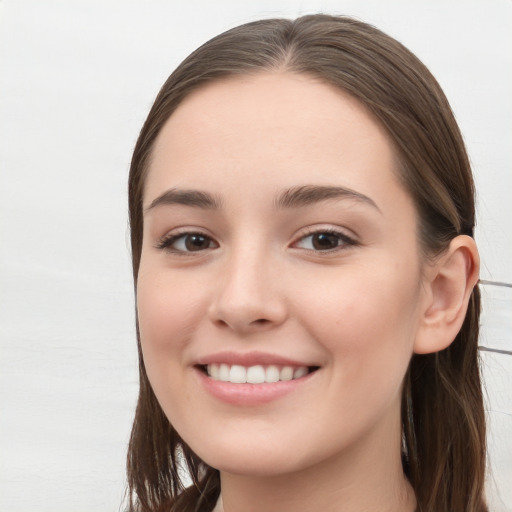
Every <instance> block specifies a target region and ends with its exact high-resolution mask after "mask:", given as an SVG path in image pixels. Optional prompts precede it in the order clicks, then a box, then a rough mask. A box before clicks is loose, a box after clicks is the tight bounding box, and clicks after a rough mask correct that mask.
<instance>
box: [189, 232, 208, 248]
mask: <svg viewBox="0 0 512 512" xmlns="http://www.w3.org/2000/svg"><path fill="white" fill-rule="evenodd" d="M208 245H209V242H208V238H207V237H206V236H203V235H189V236H187V238H186V239H185V247H186V248H187V250H188V251H200V250H201V249H208Z"/></svg>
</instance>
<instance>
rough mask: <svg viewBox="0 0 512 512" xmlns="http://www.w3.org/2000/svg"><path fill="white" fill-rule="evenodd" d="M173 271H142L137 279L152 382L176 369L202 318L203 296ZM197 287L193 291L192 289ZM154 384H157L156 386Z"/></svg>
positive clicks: (143, 340) (141, 329) (142, 334)
mask: <svg viewBox="0 0 512 512" xmlns="http://www.w3.org/2000/svg"><path fill="white" fill-rule="evenodd" d="M183 281H184V279H180V276H179V275H176V274H175V273H174V274H173V275H172V276H171V275H166V273H165V272H161V271H160V272H151V271H148V272H145V271H144V269H143V268H141V272H140V273H139V279H138V282H137V311H138V320H139V333H140V339H141V345H142V351H143V355H144V363H145V366H146V371H147V373H148V376H149V377H150V380H151V382H152V384H153V383H154V382H155V384H156V380H157V379H158V378H159V377H161V378H164V377H165V375H166V373H168V371H169V369H170V368H171V367H173V366H175V367H176V369H178V368H179V366H180V364H181V363H182V358H183V355H184V353H185V352H184V348H185V347H186V346H187V345H188V344H189V343H190V340H191V337H192V335H193V332H194V330H195V329H196V326H197V325H198V323H199V322H200V320H201V318H202V317H204V313H205V309H204V307H203V305H204V303H205V298H204V296H203V295H202V294H201V293H200V292H199V291H198V290H200V289H201V288H200V287H199V286H198V287H195V286H194V283H191V282H190V279H187V280H186V282H183ZM195 290H196V291H195ZM154 387H157V386H156V385H155V386H154Z"/></svg>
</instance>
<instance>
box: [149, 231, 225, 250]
mask: <svg viewBox="0 0 512 512" xmlns="http://www.w3.org/2000/svg"><path fill="white" fill-rule="evenodd" d="M216 247H218V245H217V243H216V242H214V240H213V239H212V238H210V237H209V236H207V235H203V234H202V233H180V234H178V235H173V236H170V237H168V238H165V239H164V240H162V241H161V242H160V243H158V245H157V248H159V249H166V250H167V251H170V252H175V253H190V252H200V251H206V250H207V249H214V248H216Z"/></svg>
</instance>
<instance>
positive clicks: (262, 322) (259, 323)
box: [253, 318, 270, 325]
mask: <svg viewBox="0 0 512 512" xmlns="http://www.w3.org/2000/svg"><path fill="white" fill-rule="evenodd" d="M269 321H270V320H267V319H266V318H258V320H254V322H253V323H254V324H258V325H264V324H268V323H269Z"/></svg>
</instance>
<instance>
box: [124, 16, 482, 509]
mask: <svg viewBox="0 0 512 512" xmlns="http://www.w3.org/2000/svg"><path fill="white" fill-rule="evenodd" d="M275 69H280V70H287V71H290V72H295V73H305V74H308V75H311V76H315V77H317V78H320V79H321V80H322V81H324V82H325V83H329V84H331V85H334V86H336V87H338V88H340V89H342V90H344V91H346V92H348V93H350V94H351V95H352V96H353V97H355V98H357V99H358V100H359V101H360V102H362V103H363V104H364V105H366V107H367V108H368V109H370V111H371V112H372V113H373V115H374V116H375V118H376V119H377V120H378V121H379V122H380V123H381V124H382V125H383V126H384V127H385V129H386V130H387V132H388V134H389V136H390V138H391V140H392V141H393V143H394V145H395V148H396V151H397V154H398V155H399V162H400V168H399V169H398V174H399V176H400V179H401V180H402V183H403V185H404V187H405V188H406V189H407V190H408V192H409V193H410V194H411V196H412V198H413V199H414V202H415V205H416V208H417V211H418V217H419V226H418V227H419V240H420V243H421V247H422V249H423V251H424V253H425V255H426V256H433V255H436V254H439V253H440V252H442V251H443V250H444V249H445V248H446V247H447V245H448V244H449V242H450V240H451V239H453V238H454V237H455V236H457V235H460V234H467V235H470V236H472V234H473V228H474V223H475V207H474V183H473V179H472V175H471V168H470V164H469V161H468V157H467V154H466V151H465V148H464V143H463V140H462V136H461V134H460V131H459V129H458V126H457V124H456V122H455V119H454V116H453V113H452V111H451V109H450V106H449V104H448V101H447V99H446V97H445V96H444V94H443V92H442V90H441V88H440V86H439V85H438V83H437V82H436V80H435V79H434V77H433V76H432V75H431V74H430V72H429V71H428V70H427V69H426V67H425V66H424V65H423V64H422V63H421V62H420V61H419V60H418V59H417V58H416V57H415V56H414V55H413V54H412V53H411V52H410V51H409V50H407V49H406V48H405V47H404V46H402V45H401V44H400V43H398V42H397V41H396V40H394V39H392V38H391V37H389V36H387V35H386V34H384V33H382V32H381V31H379V30H377V29H376V28H374V27H372V26H370V25H367V24H365V23H362V22H360V21H356V20H354V19H351V18H347V17H336V16H328V15H321V14H320V15H311V16H303V17H301V18H298V19H297V20H294V21H291V20H286V19H271V20H263V21H257V22H253V23H248V24H246V25H242V26H240V27H236V28H234V29H232V30H229V31H227V32H225V33H223V34H221V35H219V36H217V37H215V38H213V39H212V40H210V41H208V42H207V43H206V44H204V45H203V46H201V47H200V48H198V49H197V50H196V51H195V52H193V53H192V54H191V55H190V56H189V57H188V58H187V59H185V61H184V62H183V63H182V64H181V65H180V66H179V67H178V68H177V69H176V71H174V73H173V74H172V75H171V76H170V77H169V78H168V80H167V81H166V82H165V84H164V85H163V87H162V89H161V90H160V92H159V94H158V96H157V98H156V100H155V103H154V105H153V107H152V109H151V111H150V113H149V115H148V118H147V120H146V122H145V124H144V126H143V128H142V130H141V133H140V136H139V138H138V141H137V144H136V146H135V150H134V154H133V159H132V163H131V169H130V178H129V207H130V226H131V244H132V258H133V275H134V281H135V287H136V283H137V274H138V268H139V262H140V256H141V248H142V231H143V218H142V198H143V191H144V180H145V176H146V174H147V172H148V168H149V165H150V159H151V150H152V147H153V144H154V142H155V139H156V137H157V136H158V134H159V132H160V130H161V128H162V127H163V125H164V124H165V122H166V121H167V119H168V118H169V116H171V115H172V113H173V112H174V110H175V109H176V108H177V107H178V105H179V104H180V102H181V101H182V100H183V99H184V98H185V97H186V96H187V95H189V94H190V93H191V92H192V91H193V90H195V89H197V88H198V87H201V86H202V85H203V84H205V83H207V82H211V81H212V80H216V79H218V78H221V77H226V76H230V75H235V74H248V73H253V72H259V71H260V72H261V71H265V70H275ZM479 314H480V294H479V290H478V287H476V288H475V289H474V290H473V293H472V296H471V299H470V303H469V307H468V311H467V314H466V317H465V320H464V323H463V326H462V329H461V330H460V332H459V334H458V335H457V337H456V339H455V340H454V342H453V343H452V344H451V345H450V347H449V348H447V349H446V350H443V351H442V352H438V353H435V354H427V355H414V356H413V358H412V360H411V362H410V366H409V369H408V372H407V374H406V377H405V382H404V388H403V396H402V431H403V466H404V472H405V474H406V475H407V476H408V478H409V480H410V482H411V484H412V486H413V488H414V490H415V493H416V498H417V502H418V510H419V511H423V512H462V511H464V512H484V511H486V510H487V507H486V505H485V502H484V498H483V486H484V473H485V452H486V450H485V417H484V409H483V398H482V390H481V384H480V374H479V365H478V353H477V340H478V326H479ZM138 347H139V365H140V393H139V399H138V404H137V410H136V415H135V420H134V424H133V430H132V435H131V439H130V445H129V450H128V461H127V470H128V487H129V489H128V492H129V510H130V511H136V510H137V511H144V512H149V511H152V512H155V511H164V510H166V511H168V510H172V511H180V512H185V511H196V510H197V511H198V510H211V509H212V508H213V506H214V504H215V501H216V499H217V497H218V494H219V491H220V483H219V475H218V472H217V471H216V470H215V469H213V468H211V467H209V466H207V465H206V464H204V463H203V462H202V461H201V460H200V459H199V458H198V457H197V456H196V455H195V454H194V453H193V452H192V451H191V450H190V448H189V447H188V446H187V445H186V444H185V443H184V442H183V441H182V440H181V439H180V438H179V436H178V434H177V432H176V431H175V430H174V429H173V427H172V425H170V423H169V421H168V420H167V418H166V416H165V414H164V413H163V411H162V409H161V408H160V406H159V404H158V402H157V400H156V398H155V395H154V394H153V391H152V389H151V386H150V384H149V381H148V378H147V375H146V370H145V367H144V360H143V357H142V352H141V346H140V340H139V341H138ZM180 464H181V465H183V466H184V467H185V469H186V470H187V471H188V472H189V473H190V475H191V477H192V479H193V482H194V483H193V485H192V486H191V487H189V488H185V486H184V484H183V481H182V479H181V477H180V474H181V470H182V468H181V467H180Z"/></svg>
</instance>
